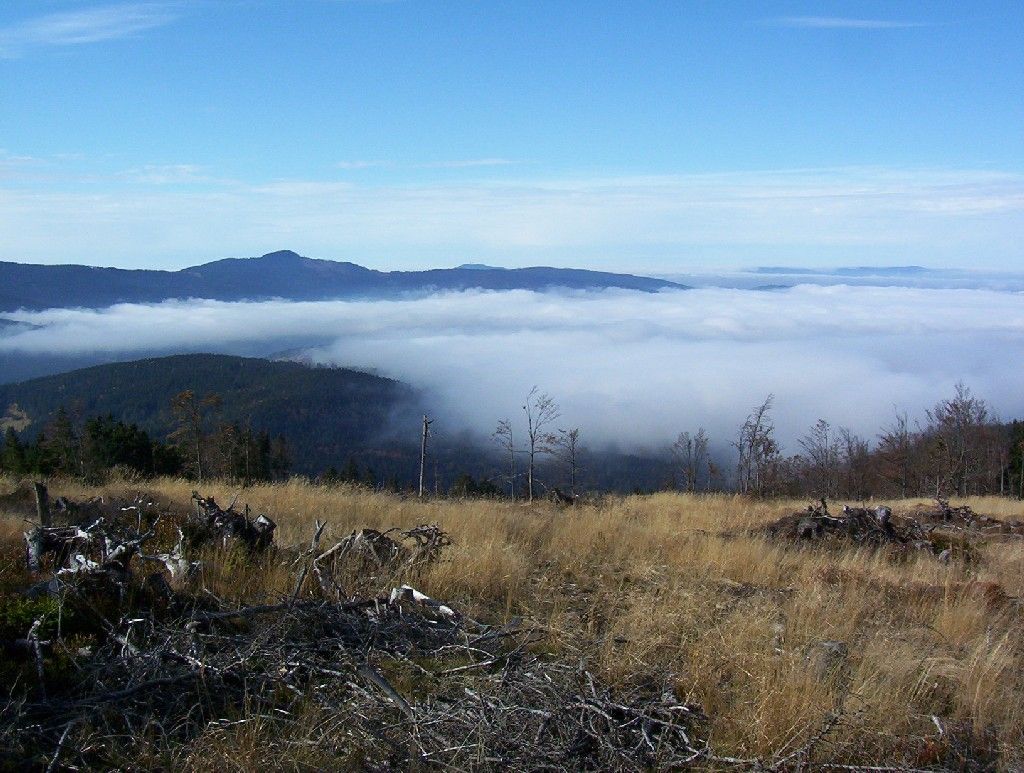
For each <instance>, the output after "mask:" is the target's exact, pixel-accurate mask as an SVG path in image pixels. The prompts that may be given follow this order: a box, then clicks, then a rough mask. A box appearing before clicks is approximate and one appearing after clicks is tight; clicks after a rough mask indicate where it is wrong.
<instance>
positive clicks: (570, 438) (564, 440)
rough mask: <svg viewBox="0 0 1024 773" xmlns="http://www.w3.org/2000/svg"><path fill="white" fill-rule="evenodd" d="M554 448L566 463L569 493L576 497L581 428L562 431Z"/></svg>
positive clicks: (556, 437)
mask: <svg viewBox="0 0 1024 773" xmlns="http://www.w3.org/2000/svg"><path fill="white" fill-rule="evenodd" d="M552 448H553V452H554V454H555V456H557V457H558V458H559V459H561V460H562V462H564V463H565V466H566V469H567V470H568V472H569V493H570V494H572V495H573V496H576V482H577V478H578V476H579V469H580V468H579V454H580V428H579V427H573V428H572V429H560V430H558V434H557V435H556V436H555V437H554V441H553V443H552Z"/></svg>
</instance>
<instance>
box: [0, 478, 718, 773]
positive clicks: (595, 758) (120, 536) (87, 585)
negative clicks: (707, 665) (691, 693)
mask: <svg viewBox="0 0 1024 773" xmlns="http://www.w3.org/2000/svg"><path fill="white" fill-rule="evenodd" d="M193 499H194V503H195V511H194V512H192V513H184V514H182V513H178V514H175V513H171V512H168V511H166V510H163V509H161V508H160V507H159V506H158V505H157V504H155V503H154V502H152V501H151V500H150V499H149V498H146V497H141V496H140V497H138V498H136V499H135V500H132V501H131V502H130V503H121V502H118V503H114V502H110V503H102V504H97V503H93V505H92V506H90V508H88V519H87V520H88V522H87V523H67V524H62V525H52V524H50V525H46V526H44V525H42V524H40V525H39V526H37V527H36V528H34V529H32V530H30V531H29V532H28V533H26V545H27V546H28V551H27V568H28V570H29V571H30V572H31V574H32V575H33V576H34V577H36V579H37V582H36V584H35V585H34V586H33V588H34V590H33V591H31V592H30V593H31V594H32V595H34V596H35V597H36V599H37V600H39V602H40V603H38V604H37V606H35V607H32V609H33V610H35V611H34V612H33V615H32V616H31V618H32V619H31V620H30V621H29V620H26V622H29V623H30V624H28V625H26V627H25V631H24V633H23V635H21V636H19V637H17V638H16V639H13V638H12V639H10V640H4V641H0V645H2V646H3V647H4V649H5V650H6V651H7V653H8V655H10V662H9V664H8V666H7V668H8V670H10V671H12V673H11V674H10V675H8V676H10V677H12V679H11V681H10V683H11V685H12V688H11V690H10V693H9V696H8V698H7V701H6V704H5V705H2V706H0V768H3V769H7V768H14V767H33V768H36V767H38V768H48V769H56V768H60V767H68V768H80V767H85V768H96V767H105V766H106V765H108V764H110V762H111V759H112V757H111V756H110V753H111V749H112V748H118V745H119V744H123V743H124V739H126V738H127V739H136V740H137V739H141V738H145V739H147V742H148V743H149V744H151V745H154V746H156V747H158V748H163V749H170V748H174V747H176V746H178V745H180V744H182V743H187V742H189V741H190V740H194V739H196V738H198V737H200V736H204V735H209V734H210V733H215V732H218V731H219V730H224V731H226V730H227V729H228V728H231V727H235V726H237V725H238V724H239V723H246V722H251V721H254V720H253V718H254V717H258V718H262V719H261V721H263V722H265V723H266V725H267V726H268V727H274V726H278V727H280V728H291V727H293V726H295V725H296V724H297V723H302V722H304V718H305V717H309V716H314V715H315V716H317V717H329V718H330V723H331V730H330V733H331V734H332V738H333V741H332V743H334V744H336V745H338V751H337V754H338V760H339V764H344V765H345V766H348V767H357V768H366V769H377V770H384V769H394V768H400V769H406V768H409V767H414V766H426V767H438V768H442V767H455V768H458V769H464V768H494V769H498V768H501V769H512V770H536V769H540V768H557V769H565V768H572V769H595V770H596V769H609V770H646V769H651V768H674V767H681V766H684V765H687V764H690V763H693V762H694V761H697V760H699V759H701V758H702V757H706V756H709V755H710V753H709V752H708V750H707V746H706V743H705V742H704V741H703V740H701V738H702V736H703V731H704V730H705V722H704V717H703V715H702V714H701V712H700V710H699V709H698V708H697V707H695V706H691V705H687V704H686V703H685V702H684V701H682V700H680V699H679V698H677V697H676V695H675V693H674V691H673V689H672V687H671V686H670V681H669V680H668V679H667V678H666V679H665V680H664V681H663V682H660V681H654V680H652V681H651V682H649V683H648V684H646V685H645V686H644V687H643V688H639V687H637V688H623V689H622V690H621V691H620V692H613V691H612V690H610V689H608V688H607V687H604V686H602V685H601V684H599V682H598V681H597V680H596V679H595V677H594V676H593V675H592V674H591V673H590V672H589V671H588V670H587V669H586V667H585V666H584V665H583V664H582V663H577V662H573V663H567V662H565V661H564V660H563V661H556V660H554V659H551V658H549V657H546V656H544V655H543V654H541V653H538V652H537V650H538V648H539V642H540V641H541V639H542V636H541V633H540V632H539V631H536V630H533V629H531V628H530V627H529V626H524V625H523V624H522V623H514V624H511V625H508V626H501V627H493V626H488V625H485V624H482V623H479V622H477V621H474V620H472V619H471V618H470V617H469V616H468V615H466V614H463V613H461V612H459V611H458V610H456V609H455V608H454V606H452V605H450V604H446V603H443V602H441V601H438V600H435V599H432V598H430V597H429V596H427V595H425V594H423V593H421V592H420V591H418V590H416V589H415V588H414V587H412V586H411V585H408V584H400V585H396V586H395V587H393V589H392V590H391V591H390V593H384V594H375V595H358V596H350V595H346V594H345V593H344V591H343V590H342V587H343V585H344V583H345V581H346V578H347V577H349V576H350V575H351V574H352V572H353V571H360V570H363V569H366V568H367V567H370V568H372V570H373V571H374V572H375V573H376V574H377V575H378V576H379V577H380V578H383V577H385V576H386V574H387V573H388V572H391V573H392V576H397V574H402V576H403V577H410V576H414V570H415V568H416V567H422V566H424V565H427V564H429V563H433V562H436V561H438V560H441V557H442V553H443V550H444V548H445V547H446V546H448V545H449V544H450V542H451V540H450V538H449V537H448V535H447V534H445V533H444V532H443V531H442V530H441V529H439V528H438V527H437V526H433V525H424V526H419V527H416V528H414V529H411V530H408V531H399V530H390V531H385V532H380V531H375V530H371V529H364V530H361V531H357V532H354V533H352V534H351V535H349V536H348V537H346V538H345V539H343V540H341V541H340V542H338V543H337V544H335V545H334V546H333V547H331V548H328V549H326V550H321V548H320V547H319V543H320V538H321V534H322V532H323V526H321V525H318V526H317V529H316V532H315V536H314V539H313V541H312V544H311V545H310V546H309V548H308V549H307V550H302V549H300V548H283V547H277V546H275V545H274V543H273V534H274V528H273V522H272V521H271V520H270V519H269V518H266V516H258V517H256V518H252V517H251V516H250V514H249V513H248V511H247V509H246V510H243V511H236V510H234V508H233V506H229V507H228V508H227V509H222V508H221V507H220V506H219V505H217V504H216V502H214V500H213V499H212V498H203V497H200V496H199V495H198V494H196V495H195V496H194V498H193ZM232 504H233V503H232ZM72 505H73V503H69V506H68V507H67V508H66V512H67V513H77V512H80V509H76V508H75V507H74V506H72ZM68 518H69V519H70V520H75V518H74V517H73V516H68ZM268 524H269V525H268ZM203 546H205V551H206V552H203V551H202V550H201V549H200V548H201V547H203ZM144 550H152V551H153V552H152V553H151V554H147V553H145V552H144ZM211 550H213V551H222V552H223V551H225V550H227V551H233V553H232V555H235V556H242V557H246V556H247V557H248V558H246V559H245V560H251V561H258V560H259V561H267V560H272V561H275V562H277V563H278V564H279V565H282V566H288V567H291V571H292V572H293V573H294V583H295V584H294V590H293V591H292V592H291V593H290V594H289V595H287V596H286V597H283V598H280V599H279V600H277V601H274V602H273V603H266V604H258V605H238V604H231V603H227V602H225V601H223V600H222V599H219V598H217V597H216V596H215V595H214V594H212V593H211V592H209V591H208V590H207V589H206V588H205V586H204V584H203V572H204V568H203V561H204V560H209V557H210V556H211V555H212V554H211V553H210V551H211ZM143 567H145V569H143ZM152 569H156V571H150V570H152ZM41 575H49V576H41ZM314 577H315V578H317V580H318V582H314V581H313V578H314ZM307 580H308V581H307ZM41 602H46V603H45V604H42V603H41ZM325 732H327V731H325ZM134 742H135V741H133V743H134ZM262 742H263V743H265V744H268V745H270V746H271V747H273V748H274V749H275V750H276V752H277V753H279V754H280V760H281V762H282V764H287V761H288V760H289V759H293V758H295V755H297V754H299V753H301V751H302V749H301V748H299V747H298V746H295V747H294V748H293V747H292V746H291V744H296V745H298V744H301V743H308V741H302V740H301V739H299V738H296V737H295V736H294V734H290V733H288V732H268V734H267V736H266V737H265V738H264V739H263V740H262ZM121 753H122V754H123V753H124V751H123V749H122V751H121Z"/></svg>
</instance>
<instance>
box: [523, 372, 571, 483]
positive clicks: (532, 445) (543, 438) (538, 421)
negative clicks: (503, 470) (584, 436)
mask: <svg viewBox="0 0 1024 773" xmlns="http://www.w3.org/2000/svg"><path fill="white" fill-rule="evenodd" d="M523 411H524V412H525V413H526V440H527V448H526V453H527V458H528V460H529V462H528V466H527V473H526V496H527V499H528V500H529V501H530V502H532V501H533V480H534V474H535V472H536V468H537V454H543V453H548V452H549V451H550V448H551V445H552V442H553V440H554V436H553V435H552V434H551V433H550V432H548V431H547V430H546V429H545V428H546V427H547V426H549V425H550V424H551V423H552V422H554V421H555V420H556V419H557V418H558V417H559V416H561V415H562V414H561V413H560V412H559V410H558V404H557V403H555V401H554V399H553V398H552V397H551V396H550V395H548V394H547V393H544V394H538V393H537V387H536V386H534V387H533V389H531V390H530V393H529V394H528V395H527V396H526V404H525V405H524V406H523Z"/></svg>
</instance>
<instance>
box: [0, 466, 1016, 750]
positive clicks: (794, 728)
mask: <svg viewBox="0 0 1024 773" xmlns="http://www.w3.org/2000/svg"><path fill="white" fill-rule="evenodd" d="M14 486H15V482H14V481H11V480H3V479H0V493H3V492H4V491H9V490H11V489H13V488H14ZM193 486H194V484H192V483H190V482H187V481H181V480H157V481H151V482H146V483H145V484H144V487H145V489H146V490H147V491H149V492H152V493H153V494H154V495H156V496H157V497H158V498H159V499H160V500H162V501H164V502H167V503H173V504H174V505H175V506H177V507H181V508H186V507H188V506H189V496H190V493H191V491H192V488H193ZM138 487H139V484H128V483H125V482H121V481H118V482H113V483H111V484H108V485H107V486H104V487H101V488H99V489H96V488H87V487H84V486H82V485H81V484H78V483H75V482H73V481H55V482H53V483H52V484H51V489H52V490H53V491H54V492H55V493H59V494H63V495H66V496H69V497H71V498H76V499H81V498H86V497H89V496H95V495H123V494H125V492H126V491H128V490H131V489H132V488H138ZM202 493H203V494H204V495H213V496H215V497H216V498H217V500H218V501H220V502H222V503H226V502H230V501H231V500H232V498H233V497H234V496H235V495H239V502H245V503H248V504H249V505H250V506H251V507H252V508H253V510H255V511H258V512H265V513H267V514H268V515H270V516H271V517H272V518H273V519H274V520H275V521H276V522H277V524H278V532H277V542H278V544H280V545H285V546H287V545H295V546H300V545H304V544H306V543H308V541H309V538H310V536H311V534H312V531H313V524H314V522H315V521H316V520H320V521H324V522H326V523H328V524H329V525H328V529H327V532H326V533H325V537H324V544H325V545H328V546H329V545H331V544H333V542H332V539H340V538H341V537H343V536H345V535H346V534H348V533H349V532H351V531H352V530H353V529H357V528H362V527H373V528H381V529H383V528H388V527H391V526H400V527H405V528H408V527H411V526H414V525H416V524H420V523H426V522H431V523H437V524H439V525H440V526H441V527H442V528H443V529H445V530H446V531H448V532H449V533H450V534H451V535H452V537H453V538H454V540H455V544H454V545H453V546H452V547H451V548H449V549H448V550H447V552H446V554H445V558H444V560H442V561H441V562H439V563H437V564H435V565H432V566H429V567H427V568H426V569H425V570H424V571H423V572H422V574H421V575H420V576H418V577H417V578H416V579H415V584H416V585H417V587H418V588H420V590H422V591H424V592H425V593H427V594H429V595H431V596H433V597H435V598H439V599H443V600H445V601H446V602H449V603H452V604H456V605H458V606H459V607H460V608H461V609H463V610H464V611H466V612H468V613H469V614H471V615H473V616H474V617H477V618H479V619H486V620H489V621H494V622H497V621H503V620H507V619H511V618H513V617H517V616H519V617H523V618H526V619H528V620H531V621H533V622H535V623H536V624H538V625H540V626H541V627H542V628H543V629H544V630H545V631H546V636H545V639H544V641H543V642H542V645H541V646H542V648H543V649H544V651H546V652H549V653H551V656H552V657H558V658H574V659H580V658H582V659H585V660H586V661H587V662H588V663H589V664H590V666H591V667H592V668H593V669H594V670H595V672H596V673H599V674H600V675H601V676H602V678H603V679H605V680H606V681H608V682H609V683H611V684H626V683H636V682H638V681H643V680H645V679H649V678H651V676H652V675H655V674H659V675H660V674H666V673H667V674H671V675H672V677H673V679H674V681H675V684H676V686H677V691H678V692H679V694H680V695H682V696H685V697H686V698H687V699H688V700H692V701H695V702H697V703H699V704H701V706H702V707H703V708H704V710H705V711H706V712H707V714H708V715H709V716H710V718H711V740H712V744H713V746H714V749H715V751H716V752H717V753H718V754H720V755H731V756H735V757H741V758H752V757H761V758H769V757H772V756H775V757H776V758H778V757H781V756H784V755H785V754H786V753H787V752H788V751H790V750H793V749H796V748H799V747H800V746H801V745H803V744H804V743H806V742H807V740H808V739H809V738H811V737H812V736H814V735H815V734H816V733H817V732H818V730H819V728H820V727H821V725H822V722H823V721H825V719H826V718H827V717H828V716H829V715H830V713H831V712H835V711H837V710H839V711H841V712H842V717H841V718H840V720H839V721H838V723H837V724H836V725H835V726H834V727H832V728H831V729H830V731H829V733H828V734H827V736H825V738H824V740H822V742H821V743H820V745H819V747H818V750H817V752H816V754H817V755H818V760H819V761H821V760H828V761H832V762H843V763H850V764H853V763H856V764H883V763H886V762H890V761H893V760H899V761H901V763H903V764H917V765H920V766H927V765H931V764H945V765H951V764H954V763H956V761H957V760H962V759H963V758H965V757H971V758H973V759H975V760H982V761H986V760H987V761H988V762H989V763H991V764H992V765H994V766H995V767H998V768H1001V769H1006V770H1010V769H1019V768H1020V767H1021V766H1024V752H1022V751H1021V750H1022V749H1024V675H1022V674H1024V671H1022V668H1021V666H1022V655H1024V636H1022V633H1024V625H1022V623H1021V620H1020V607H1019V606H1018V605H1017V603H1016V599H1017V598H1019V597H1021V596H1024V586H1022V583H1024V545H1022V544H1020V542H1021V541H1020V540H1017V539H993V540H991V541H988V542H985V543H983V544H980V545H978V546H977V550H976V555H977V560H976V561H973V562H972V563H970V564H966V563H963V562H956V561H955V562H953V563H950V564H942V563H940V562H939V561H937V560H936V559H935V558H934V557H932V556H931V555H925V554H920V555H917V554H913V555H911V556H910V557H909V558H899V559H897V558H896V557H894V556H892V555H890V554H888V553H886V552H885V551H878V552H867V551H864V550H855V549H843V550H822V549H800V548H796V547H793V546H787V545H778V544H771V543H769V542H768V541H766V540H765V539H763V538H760V537H757V536H751V535H750V534H748V533H747V532H748V531H749V530H751V529H754V528H756V527H757V526H759V525H762V524H765V523H767V522H769V521H771V520H773V519H775V518H778V517H780V516H781V515H784V514H787V513H789V512H791V511H793V510H794V509H801V508H803V507H804V506H805V505H806V503H805V502H787V501H769V502H760V501H753V500H749V499H745V498H742V497H736V496H727V495H715V496H684V495H678V494H656V495H651V496H635V497H625V498H618V497H616V498H608V499H606V500H603V501H601V502H599V503H595V504H588V505H583V506H580V507H578V508H575V509H568V510H560V509H556V508H555V507H553V506H551V505H548V504H546V503H544V504H535V505H526V504H516V505H512V504H509V503H506V502H500V501H489V500H472V501H449V500H442V501H425V502H420V501H417V500H415V499H411V498H403V497H399V496H395V495H391V494H384V493H375V492H368V491H365V490H360V489H354V488H350V487H346V486H337V487H320V486H314V485H310V484H309V483H306V482H303V481H301V480H293V481H290V482H288V483H285V484H280V485H260V486H254V487H251V488H248V489H246V490H245V491H243V492H241V493H239V491H238V490H237V489H234V488H231V487H230V486H227V485H224V484H219V483H218V484H212V485H205V486H203V489H202ZM919 503H923V500H912V501H903V502H894V503H890V504H892V505H893V507H894V508H895V509H896V511H897V512H900V511H906V510H909V509H910V508H912V507H913V506H914V505H915V504H919ZM967 503H968V504H970V505H971V506H972V507H973V508H974V509H975V510H976V511H977V512H979V513H984V514H989V515H993V516H996V517H998V518H1001V519H1008V518H1024V503H1021V502H1016V501H1010V500H1004V499H996V498H986V499H974V500H967ZM955 504H959V502H958V503H955ZM2 516H3V514H2V513H0V541H2V543H3V546H4V548H3V551H2V554H0V575H2V576H0V583H2V584H3V585H4V587H5V588H12V587H13V586H15V585H17V584H18V583H21V582H24V579H25V577H24V573H23V572H22V571H21V569H20V568H19V566H18V561H17V558H18V555H19V553H18V549H17V541H18V540H19V539H20V531H21V524H20V523H18V521H17V520H15V519H14V518H12V517H11V516H10V514H8V517H2ZM206 558H207V560H206V566H205V569H204V576H203V581H204V583H205V584H206V586H207V587H208V588H209V589H210V590H211V591H212V592H214V593H216V594H217V595H219V596H221V597H222V598H226V599H233V600H237V601H239V602H249V603H254V602H264V601H266V602H270V601H276V600H279V599H281V597H282V596H285V595H286V594H288V593H290V592H291V590H292V583H293V582H294V579H293V575H291V574H290V573H289V571H288V570H287V567H283V566H281V565H280V564H279V563H275V562H274V561H273V560H270V559H268V560H265V561H262V562H252V561H249V560H247V559H246V558H245V557H243V556H240V555H239V554H237V553H211V554H209V555H207V557H206ZM391 581H393V578H386V577H381V578H376V580H374V582H377V583H378V584H379V585H380V586H381V587H380V588H378V590H381V589H383V588H384V587H385V586H386V585H387V584H388V583H389V582H391ZM827 641H834V642H842V643H843V644H844V645H845V647H846V649H847V650H848V657H846V658H845V659H844V660H842V662H837V663H834V664H832V666H830V667H826V666H827V665H828V664H826V665H824V666H823V665H822V662H823V661H822V657H821V655H820V651H819V650H820V647H821V643H822V642H827ZM239 711H240V712H244V707H239ZM316 721H317V722H324V721H326V720H325V719H324V718H322V717H321V718H317V720H316ZM311 722H312V720H311ZM232 727H233V729H230V730H228V729H224V728H220V729H219V728H211V729H210V732H209V733H208V734H207V735H204V736H203V737H202V738H200V739H198V740H197V741H195V742H193V743H192V744H191V745H190V747H189V748H188V749H186V750H183V751H181V752H180V756H178V757H176V758H175V762H176V763H178V764H187V765H188V766H190V767H193V766H194V767H203V765H202V764H200V763H201V760H204V759H205V760H209V759H212V757H211V756H210V754H211V752H210V750H209V748H208V747H209V746H210V745H214V746H218V748H219V749H220V751H218V752H217V753H216V755H219V756H216V755H215V756H216V758H217V759H222V760H228V759H230V749H231V747H232V746H236V747H237V753H238V755H240V756H239V757H238V758H237V759H241V758H242V757H244V758H245V759H255V757H257V756H258V738H259V734H258V733H256V728H255V726H254V725H251V724H250V725H240V726H237V727H234V726H232ZM314 727H315V728H320V730H318V732H320V731H323V733H325V734H326V735H330V733H329V732H328V731H327V730H325V729H324V727H325V726H322V725H319V724H316V723H313V724H310V725H308V726H307V727H306V728H305V730H304V731H303V732H309V733H311V734H312V733H313V730H312V728H314ZM940 727H941V728H942V730H941V732H940V731H939V729H938V728H940ZM311 743H313V742H311ZM332 743H335V741H332ZM254 744H255V747H254V746H253V745H254ZM314 746H315V743H314ZM243 752H244V754H243ZM310 754H311V758H310V761H305V762H300V761H296V766H298V767H302V766H303V765H309V766H311V767H315V766H316V765H317V762H316V761H315V754H314V753H313V752H312V751H311V752H310Z"/></svg>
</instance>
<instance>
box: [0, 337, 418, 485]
mask: <svg viewBox="0 0 1024 773" xmlns="http://www.w3.org/2000/svg"><path fill="white" fill-rule="evenodd" d="M186 391H191V392H192V393H193V395H194V399H195V402H196V405H197V407H198V409H199V411H200V413H201V414H202V423H203V431H204V432H206V433H214V432H216V431H217V429H218V428H220V427H222V426H224V425H228V426H235V427H236V428H237V431H238V432H240V433H245V432H247V431H248V432H250V433H259V432H263V433H267V434H269V435H271V436H283V437H284V438H285V439H286V442H287V444H288V456H289V457H290V459H291V460H292V466H293V469H294V470H295V471H298V472H307V473H310V472H318V471H320V470H321V469H323V468H325V467H327V466H329V465H330V464H338V465H340V464H341V463H342V462H343V461H344V460H345V459H347V458H348V457H349V456H350V455H352V454H353V453H355V452H357V451H362V450H365V449H366V448H367V447H368V446H369V445H371V444H372V443H373V442H374V441H375V440H376V439H377V438H378V437H380V436H381V434H382V433H383V432H385V431H386V430H387V428H388V427H389V426H390V424H391V421H392V420H393V419H394V417H395V415H396V414H397V413H398V412H400V411H402V410H404V409H408V408H410V406H412V404H413V402H414V399H415V395H414V393H413V391H412V389H410V388H409V387H407V386H405V385H403V384H401V383H399V382H397V381H393V380H391V379H387V378H382V377H380V376H374V375H371V374H368V373H361V372H358V371H353V370H346V369H343V368H313V367H307V366H305V365H301V364H299V363H294V362H272V361H268V360H260V359H253V358H245V357H229V356H224V355H213V354H189V355H177V356H172V357H160V358H154V359H147V360H138V361H135V362H124V363H115V364H111V365H101V366H97V367H92V368H84V369H82V370H76V371H72V372H70V373H64V374H61V375H58V376H48V377H45V378H38V379H32V380H30V381H25V382H22V383H20V384H8V385H3V386H0V406H2V407H3V409H4V411H5V414H4V419H3V421H4V423H5V424H7V425H13V426H14V428H15V429H17V430H18V431H19V432H20V433H21V436H22V437H23V438H25V439H32V438H34V437H35V436H36V435H37V434H38V433H39V432H41V431H45V430H46V428H47V427H48V426H50V425H52V423H53V421H54V419H55V418H56V417H57V413H58V410H59V409H60V408H61V407H63V408H64V409H65V412H66V414H67V416H68V418H69V420H70V421H71V423H72V424H75V425H78V424H82V423H83V422H85V421H86V420H87V419H89V418H92V417H97V416H106V415H108V414H109V415H112V416H113V417H114V418H115V419H117V420H119V421H122V422H125V423H126V424H129V425H131V424H135V425H137V426H138V427H139V428H141V429H142V430H144V431H146V432H148V433H150V434H151V435H152V436H153V437H154V438H159V439H161V440H162V439H164V438H166V437H168V436H169V435H171V434H172V433H174V432H175V431H176V430H181V428H182V423H183V419H182V415H181V412H180V411H179V412H178V413H176V412H175V411H174V409H173V407H172V401H173V400H174V398H175V397H176V396H178V395H180V394H181V393H183V392H186Z"/></svg>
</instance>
